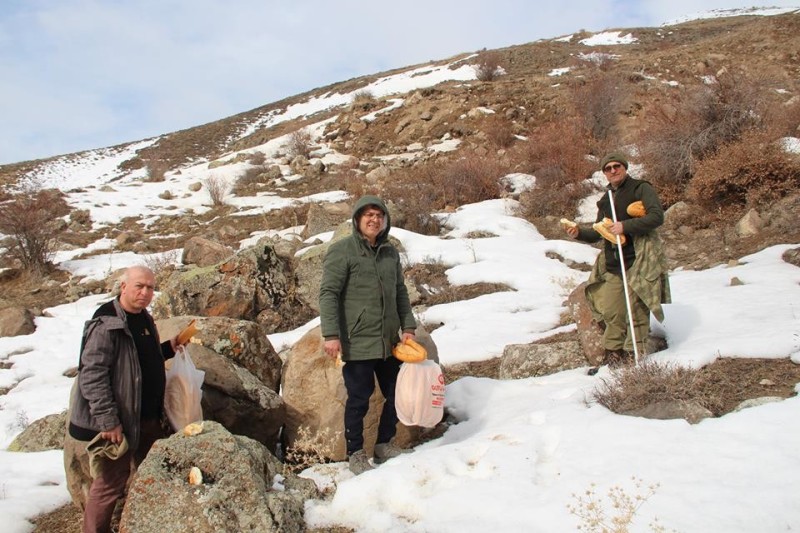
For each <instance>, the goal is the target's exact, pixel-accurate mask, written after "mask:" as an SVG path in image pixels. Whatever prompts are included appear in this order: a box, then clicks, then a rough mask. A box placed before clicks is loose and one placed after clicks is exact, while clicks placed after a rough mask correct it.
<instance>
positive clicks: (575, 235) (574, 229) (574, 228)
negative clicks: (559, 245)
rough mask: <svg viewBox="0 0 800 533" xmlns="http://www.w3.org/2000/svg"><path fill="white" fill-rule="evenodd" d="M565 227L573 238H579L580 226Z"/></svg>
mask: <svg viewBox="0 0 800 533" xmlns="http://www.w3.org/2000/svg"><path fill="white" fill-rule="evenodd" d="M564 229H565V231H566V232H567V235H569V236H570V237H572V238H573V239H577V238H578V226H570V227H568V228H564Z"/></svg>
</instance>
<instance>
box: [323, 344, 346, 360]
mask: <svg viewBox="0 0 800 533" xmlns="http://www.w3.org/2000/svg"><path fill="white" fill-rule="evenodd" d="M341 351H342V343H341V342H340V341H339V339H331V340H328V341H325V354H326V355H327V356H328V357H330V358H331V359H336V356H337V355H339V353H340V352H341Z"/></svg>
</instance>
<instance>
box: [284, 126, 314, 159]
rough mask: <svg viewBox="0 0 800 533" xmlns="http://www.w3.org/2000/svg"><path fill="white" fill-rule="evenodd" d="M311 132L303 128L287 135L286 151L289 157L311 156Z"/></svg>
mask: <svg viewBox="0 0 800 533" xmlns="http://www.w3.org/2000/svg"><path fill="white" fill-rule="evenodd" d="M311 148H312V144H311V134H310V133H309V132H308V131H306V130H305V129H302V128H301V129H299V130H296V131H294V132H292V134H291V135H289V140H288V141H287V142H286V151H287V153H288V154H289V156H290V157H297V156H299V155H302V156H303V157H306V158H308V157H310V156H311Z"/></svg>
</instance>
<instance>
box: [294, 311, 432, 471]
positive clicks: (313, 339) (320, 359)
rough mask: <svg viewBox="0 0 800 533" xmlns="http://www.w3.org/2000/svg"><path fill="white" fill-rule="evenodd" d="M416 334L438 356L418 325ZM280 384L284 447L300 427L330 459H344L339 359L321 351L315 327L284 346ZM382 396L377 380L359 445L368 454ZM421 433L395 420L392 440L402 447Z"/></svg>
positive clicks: (345, 398)
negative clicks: (316, 441)
mask: <svg viewBox="0 0 800 533" xmlns="http://www.w3.org/2000/svg"><path fill="white" fill-rule="evenodd" d="M417 339H418V341H419V342H420V343H421V344H423V346H425V347H426V349H427V350H428V358H429V359H431V360H434V361H437V362H438V356H437V349H436V346H435V344H434V343H433V340H432V339H431V337H430V335H428V334H427V333H426V332H425V331H424V330H423V329H422V328H421V327H420V328H417ZM345 364H346V363H345ZM282 390H283V399H284V401H285V402H286V425H285V427H284V429H283V438H282V442H283V444H284V445H285V446H286V448H287V449H291V448H292V447H293V446H294V445H295V444H296V441H297V440H298V436H299V434H300V432H301V430H302V431H304V432H306V433H307V434H309V435H310V436H311V438H316V439H318V440H319V444H320V448H322V449H325V450H328V453H329V454H330V455H329V459H332V460H334V461H341V460H344V459H345V457H346V456H347V450H346V449H345V440H344V405H345V402H346V400H347V391H346V390H345V387H344V380H343V379H342V370H341V365H340V364H337V363H336V362H334V361H333V360H331V358H330V357H328V356H327V355H325V352H324V351H323V339H322V336H321V334H320V330H319V327H317V328H314V329H312V330H311V331H309V332H308V333H306V334H305V335H304V336H303V337H302V338H301V339H300V340H299V341H298V342H297V343H296V344H295V345H294V346H292V348H291V350H290V351H289V353H288V355H287V358H286V364H284V366H283V380H282ZM383 402H384V398H383V395H382V394H381V392H380V387H378V385H377V383H376V385H375V392H374V393H373V394H372V397H371V398H370V404H369V411H368V412H367V416H366V417H365V418H364V449H365V451H366V452H367V454H368V455H371V454H372V450H373V448H374V445H375V440H376V438H377V435H378V421H379V419H380V412H381V409H382V408H383ZM421 434H422V431H421V430H420V428H416V427H408V426H405V425H403V424H402V423H400V422H398V424H397V435H396V436H395V442H396V443H397V444H398V445H399V446H401V447H407V446H409V445H413V444H415V443H417V442H418V439H419V438H420V436H421Z"/></svg>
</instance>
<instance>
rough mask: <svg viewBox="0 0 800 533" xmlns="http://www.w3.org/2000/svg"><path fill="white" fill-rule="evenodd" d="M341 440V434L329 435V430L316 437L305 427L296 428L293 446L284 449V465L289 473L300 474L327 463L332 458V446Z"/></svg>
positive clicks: (326, 429)
mask: <svg viewBox="0 0 800 533" xmlns="http://www.w3.org/2000/svg"><path fill="white" fill-rule="evenodd" d="M339 439H341V433H340V432H337V433H336V434H335V435H331V430H330V428H325V429H324V430H322V431H320V432H319V433H317V434H316V435H312V434H311V429H310V428H308V427H306V426H300V427H299V428H297V437H296V438H295V440H294V445H293V446H292V447H291V448H287V449H286V455H285V456H284V465H285V468H287V469H288V470H289V471H290V472H295V473H297V472H302V471H303V470H305V469H307V468H309V467H311V466H314V465H316V464H322V463H327V462H328V461H329V457H332V456H333V452H334V450H333V444H332V443H334V442H336V441H337V440H339Z"/></svg>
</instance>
